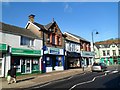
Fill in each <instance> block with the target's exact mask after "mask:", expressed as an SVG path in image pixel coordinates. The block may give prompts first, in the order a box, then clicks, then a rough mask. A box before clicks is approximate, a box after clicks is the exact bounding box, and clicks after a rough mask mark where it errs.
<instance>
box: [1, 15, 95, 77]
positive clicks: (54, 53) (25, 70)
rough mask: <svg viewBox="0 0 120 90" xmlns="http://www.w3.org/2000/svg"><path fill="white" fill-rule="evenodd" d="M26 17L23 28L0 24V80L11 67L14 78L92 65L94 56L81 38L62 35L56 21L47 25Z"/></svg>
mask: <svg viewBox="0 0 120 90" xmlns="http://www.w3.org/2000/svg"><path fill="white" fill-rule="evenodd" d="M34 17H35V16H34V15H30V16H29V21H28V23H27V24H26V26H25V28H21V27H17V26H13V25H9V24H5V23H3V22H1V23H0V77H5V76H7V71H8V70H9V69H10V68H12V67H13V66H14V65H15V66H16V67H17V75H23V74H32V73H47V72H52V71H54V70H56V71H59V70H66V69H70V68H81V67H82V64H83V63H84V65H85V66H86V67H87V66H90V65H92V64H93V58H94V53H93V52H91V49H90V48H91V47H90V42H89V41H87V40H85V39H84V38H82V37H80V36H77V35H74V34H71V33H69V32H64V33H62V32H61V30H60V28H59V26H58V25H57V23H56V21H54V20H52V22H51V23H49V24H47V25H41V24H39V23H36V22H34Z"/></svg>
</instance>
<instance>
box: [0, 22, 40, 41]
mask: <svg viewBox="0 0 120 90" xmlns="http://www.w3.org/2000/svg"><path fill="white" fill-rule="evenodd" d="M0 31H1V32H3V33H9V34H15V35H20V36H25V37H29V38H37V39H40V37H39V36H37V35H35V34H34V33H32V32H31V31H30V30H28V29H25V28H21V27H17V26H14V25H9V24H5V23H3V22H0Z"/></svg>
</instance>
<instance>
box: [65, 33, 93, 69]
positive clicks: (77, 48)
mask: <svg viewBox="0 0 120 90" xmlns="http://www.w3.org/2000/svg"><path fill="white" fill-rule="evenodd" d="M64 34H65V36H66V47H65V48H66V57H67V58H66V60H67V63H68V68H70V67H71V68H74V67H75V68H76V67H82V64H83V63H84V66H86V67H87V66H90V65H92V63H93V57H94V53H93V52H91V49H90V48H91V47H90V42H89V41H87V40H85V39H84V38H82V37H80V36H77V35H74V34H72V33H69V32H65V33H64Z"/></svg>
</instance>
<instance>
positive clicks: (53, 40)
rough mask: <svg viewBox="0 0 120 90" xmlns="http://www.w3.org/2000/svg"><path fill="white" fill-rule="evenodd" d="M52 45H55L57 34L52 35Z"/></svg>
mask: <svg viewBox="0 0 120 90" xmlns="http://www.w3.org/2000/svg"><path fill="white" fill-rule="evenodd" d="M52 44H55V34H53V35H52Z"/></svg>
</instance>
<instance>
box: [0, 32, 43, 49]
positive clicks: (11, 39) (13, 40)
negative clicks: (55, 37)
mask: <svg viewBox="0 0 120 90" xmlns="http://www.w3.org/2000/svg"><path fill="white" fill-rule="evenodd" d="M0 37H2V40H1V39H0V43H5V44H8V45H9V46H12V47H14V48H25V49H35V50H40V49H41V48H42V40H39V39H34V46H30V47H28V46H26V45H20V40H21V36H18V35H13V34H7V33H2V32H0Z"/></svg>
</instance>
